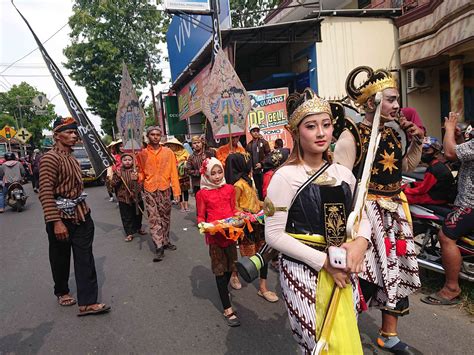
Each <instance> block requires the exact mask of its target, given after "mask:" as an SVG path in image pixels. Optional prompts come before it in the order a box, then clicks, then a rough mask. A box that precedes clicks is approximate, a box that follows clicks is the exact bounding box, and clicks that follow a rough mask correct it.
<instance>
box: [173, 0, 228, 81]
mask: <svg viewBox="0 0 474 355" xmlns="http://www.w3.org/2000/svg"><path fill="white" fill-rule="evenodd" d="M219 7H220V14H219V20H220V28H221V30H223V29H228V28H230V27H231V22H230V21H231V20H230V8H229V0H219ZM191 18H192V19H193V20H191ZM211 36H212V20H211V16H209V15H189V16H187V15H185V16H183V17H178V16H176V15H174V16H173V19H172V20H171V23H170V26H169V28H168V32H167V33H166V43H167V45H168V58H169V62H170V67H171V81H172V82H173V83H174V82H175V81H176V79H177V78H178V77H179V76H180V75H181V73H182V72H183V71H184V70H185V69H186V67H187V66H188V65H189V64H190V63H191V62H192V61H193V60H194V59H195V58H196V56H197V55H198V54H199V52H200V51H201V50H202V49H203V48H204V47H205V46H206V45H207V44H208V43H209V42H210V40H211Z"/></svg>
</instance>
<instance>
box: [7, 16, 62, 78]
mask: <svg viewBox="0 0 474 355" xmlns="http://www.w3.org/2000/svg"><path fill="white" fill-rule="evenodd" d="M67 25H68V22H66V24H64V25H63V26H61V28H60V29H59V30H57V31H56V32H54V33H53V34H52V35H51V36H50V37H49V38H48V39H46V41H44V42H42V43H43V44H45V43H46V42H48V41H49V40H50V39H51V38H53V37H54V36H56V35H57V34H58V33H59V31H61V30H62V29H63V28H64V27H66V26H67ZM37 49H38V47H36V48H35V49H33V50H32V51H30V52H28V53H27V54H25V55H24V56H23V57H21V58H20V59H17V60H15V61H14V62H13V63H11V64H10V65H9V66H8V67H6V68H5V69H3V70H2V71H1V72H0V74H3V73H5V72H6V71H7V70H8V69H10V68H11V67H12V66H13V65H14V64H16V63H18V62H19V61H20V60H23V59H25V58H26V57H28V56H29V55H30V54H31V53H33V52H34V51H36V50H37Z"/></svg>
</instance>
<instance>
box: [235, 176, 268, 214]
mask: <svg viewBox="0 0 474 355" xmlns="http://www.w3.org/2000/svg"><path fill="white" fill-rule="evenodd" d="M234 187H235V188H236V189H239V190H240V198H239V201H236V202H237V205H238V207H239V208H240V209H242V210H246V211H249V212H251V213H258V212H260V210H261V209H262V208H261V206H260V200H259V199H258V196H257V192H256V191H255V189H254V188H253V187H250V185H249V184H247V182H246V181H245V180H244V179H239V180H238V181H237V182H236V183H235V184H234Z"/></svg>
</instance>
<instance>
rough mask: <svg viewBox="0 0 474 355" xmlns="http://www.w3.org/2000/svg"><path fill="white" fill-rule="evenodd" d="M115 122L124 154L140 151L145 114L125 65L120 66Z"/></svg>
mask: <svg viewBox="0 0 474 355" xmlns="http://www.w3.org/2000/svg"><path fill="white" fill-rule="evenodd" d="M116 120H117V127H118V128H119V131H120V132H119V133H120V136H121V138H122V144H123V145H122V149H123V150H124V151H126V152H134V151H137V150H141V148H142V135H143V127H144V126H145V113H144V112H143V109H142V107H141V106H140V102H139V101H138V96H137V93H136V91H135V89H134V88H133V84H132V79H131V78H130V74H129V73H128V69H127V66H126V65H125V63H124V64H123V66H122V80H121V81H120V100H119V104H118V110H117V116H116Z"/></svg>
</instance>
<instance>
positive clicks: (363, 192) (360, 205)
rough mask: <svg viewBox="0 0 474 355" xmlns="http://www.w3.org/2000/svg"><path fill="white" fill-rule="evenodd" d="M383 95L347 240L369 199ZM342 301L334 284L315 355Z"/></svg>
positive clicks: (326, 338) (326, 339)
mask: <svg viewBox="0 0 474 355" xmlns="http://www.w3.org/2000/svg"><path fill="white" fill-rule="evenodd" d="M381 101H382V93H381V92H378V93H377V94H376V95H375V104H376V105H377V110H376V111H375V115H374V120H373V122H372V131H371V133H370V141H369V147H368V148H367V155H366V158H365V162H364V171H363V173H362V177H361V179H360V181H359V182H358V184H357V186H356V191H355V194H354V196H355V197H354V200H355V203H354V204H353V205H354V209H353V210H352V212H351V213H350V214H349V217H348V218H347V224H346V238H345V239H346V240H347V239H354V238H355V237H356V236H357V232H358V230H359V225H360V220H361V219H362V212H363V209H364V203H365V200H366V198H367V193H368V187H369V182H370V174H371V172H372V165H373V163H374V159H375V154H376V152H377V148H378V146H379V142H380V137H381V133H380V112H381V110H382V105H381V104H380V103H381ZM340 299H341V289H340V288H339V287H337V286H336V285H335V284H334V287H333V290H332V293H331V297H330V299H329V306H328V309H327V311H326V315H325V316H324V321H323V326H322V328H321V336H320V337H319V339H318V342H317V344H316V348H315V349H314V350H313V354H320V353H321V351H323V350H324V349H327V348H328V344H329V338H330V336H331V331H332V326H333V324H334V318H335V316H336V311H337V307H338V305H339V300H340Z"/></svg>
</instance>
